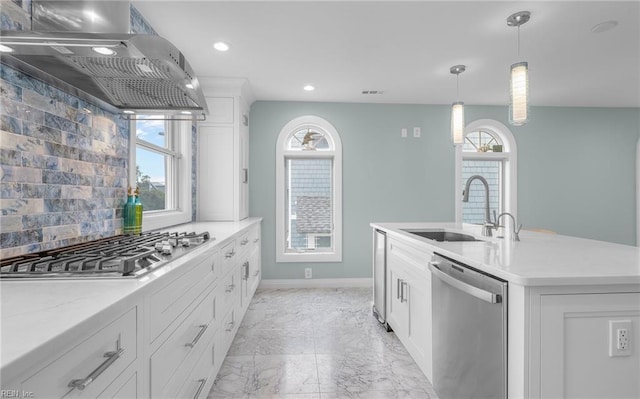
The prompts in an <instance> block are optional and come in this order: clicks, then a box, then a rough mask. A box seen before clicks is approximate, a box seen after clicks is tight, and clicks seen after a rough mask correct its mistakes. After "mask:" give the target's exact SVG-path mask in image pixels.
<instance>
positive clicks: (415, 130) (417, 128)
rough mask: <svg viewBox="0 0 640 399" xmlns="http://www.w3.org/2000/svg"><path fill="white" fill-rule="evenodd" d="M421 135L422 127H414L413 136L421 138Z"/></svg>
mask: <svg viewBox="0 0 640 399" xmlns="http://www.w3.org/2000/svg"><path fill="white" fill-rule="evenodd" d="M421 135H422V129H420V128H419V127H414V128H413V137H415V138H420V136H421Z"/></svg>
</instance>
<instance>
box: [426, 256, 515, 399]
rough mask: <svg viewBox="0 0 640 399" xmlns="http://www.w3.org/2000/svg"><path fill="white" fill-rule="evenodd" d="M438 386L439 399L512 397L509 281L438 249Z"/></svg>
mask: <svg viewBox="0 0 640 399" xmlns="http://www.w3.org/2000/svg"><path fill="white" fill-rule="evenodd" d="M429 269H430V270H431V273H432V275H431V288H432V296H433V302H432V303H433V381H432V383H433V387H434V388H435V390H436V392H437V393H438V397H439V398H440V399H466V398H474V399H501V398H506V397H507V297H508V295H507V288H508V286H507V282H506V281H504V280H501V279H499V278H497V277H494V276H491V275H489V274H486V273H483V272H481V271H478V270H476V269H473V268H471V267H469V266H467V265H464V264H462V263H459V262H457V261H455V260H452V259H449V258H446V257H444V256H440V255H438V254H436V255H435V256H434V258H433V261H432V262H430V264H429Z"/></svg>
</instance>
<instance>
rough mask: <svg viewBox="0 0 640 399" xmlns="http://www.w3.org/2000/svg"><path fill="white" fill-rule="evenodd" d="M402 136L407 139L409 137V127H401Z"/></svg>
mask: <svg viewBox="0 0 640 399" xmlns="http://www.w3.org/2000/svg"><path fill="white" fill-rule="evenodd" d="M400 136H401V137H402V138H403V139H406V138H407V128H406V127H403V128H402V129H400Z"/></svg>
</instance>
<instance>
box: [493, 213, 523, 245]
mask: <svg viewBox="0 0 640 399" xmlns="http://www.w3.org/2000/svg"><path fill="white" fill-rule="evenodd" d="M503 216H509V217H511V220H512V221H513V240H514V241H520V229H521V228H522V225H520V227H518V229H517V230H516V218H515V216H513V215H512V214H510V213H509V212H503V213H501V214H500V215H498V217H497V218H496V227H498V226H499V225H500V218H501V217H503Z"/></svg>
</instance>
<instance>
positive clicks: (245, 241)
mask: <svg viewBox="0 0 640 399" xmlns="http://www.w3.org/2000/svg"><path fill="white" fill-rule="evenodd" d="M236 243H237V244H236V245H237V247H238V254H239V255H240V256H243V255H244V254H246V253H247V252H248V251H249V249H250V248H251V247H252V245H251V241H250V240H249V232H248V231H245V232H244V233H242V234H240V235H239V236H238V238H236Z"/></svg>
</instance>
